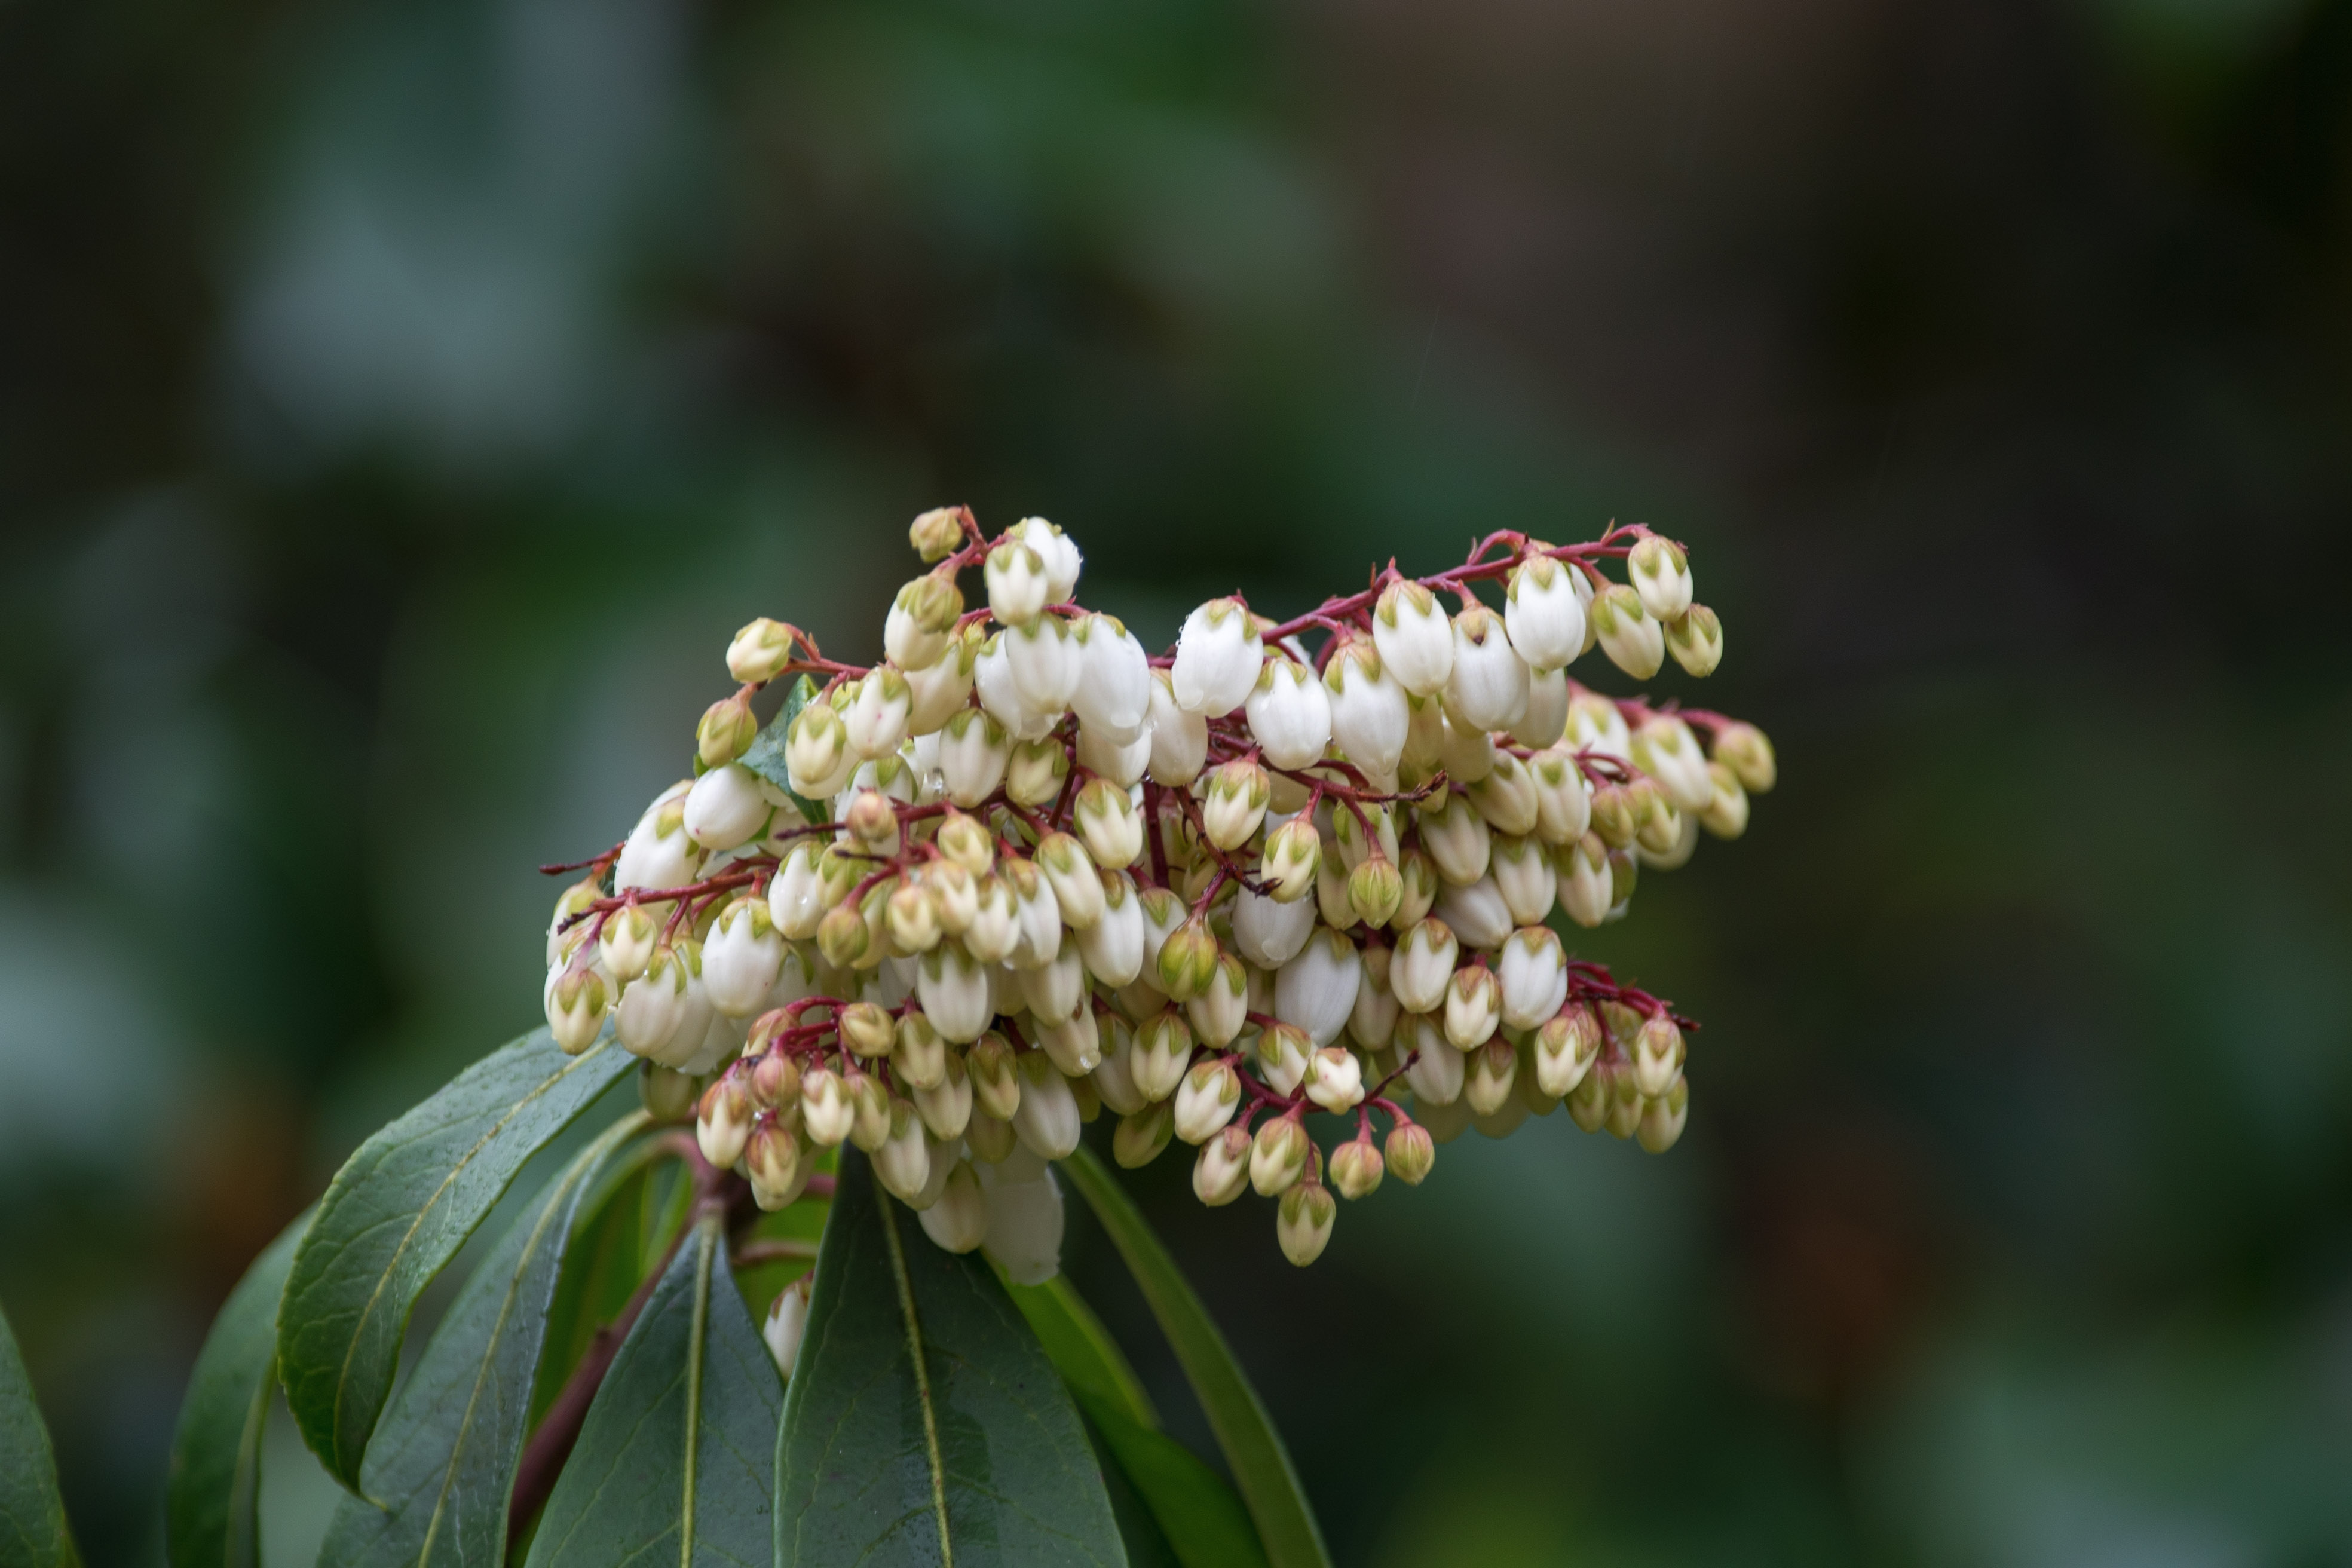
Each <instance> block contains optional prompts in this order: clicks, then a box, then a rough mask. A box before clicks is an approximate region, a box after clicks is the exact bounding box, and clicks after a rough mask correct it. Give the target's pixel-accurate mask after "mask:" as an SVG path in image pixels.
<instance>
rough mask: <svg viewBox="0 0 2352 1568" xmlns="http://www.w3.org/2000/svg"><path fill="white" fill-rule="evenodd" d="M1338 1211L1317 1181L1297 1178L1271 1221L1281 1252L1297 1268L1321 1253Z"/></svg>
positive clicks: (1326, 1190)
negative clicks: (1301, 1180)
mask: <svg viewBox="0 0 2352 1568" xmlns="http://www.w3.org/2000/svg"><path fill="white" fill-rule="evenodd" d="M1367 1147H1370V1146H1369V1145H1367ZM1373 1158H1375V1159H1377V1158H1379V1156H1378V1155H1374V1156H1373ZM1338 1216H1339V1204H1338V1203H1336V1202H1335V1201H1333V1199H1332V1197H1331V1194H1330V1191H1329V1189H1328V1188H1327V1187H1325V1186H1324V1185H1323V1184H1322V1183H1320V1182H1301V1183H1299V1184H1297V1185H1296V1186H1294V1187H1292V1188H1291V1189H1290V1190H1289V1191H1287V1192H1286V1193H1284V1194H1282V1206H1281V1208H1280V1209H1279V1210H1278V1211H1277V1212H1276V1218H1275V1225H1274V1234H1275V1238H1276V1240H1277V1241H1279V1242H1280V1243H1281V1244H1282V1255H1283V1256H1284V1257H1285V1258H1288V1259H1290V1261H1291V1262H1293V1263H1295V1264H1297V1265H1298V1267H1299V1268H1306V1267H1307V1265H1308V1264H1310V1263H1312V1262H1314V1261H1315V1260H1316V1259H1317V1258H1320V1257H1322V1256H1323V1249H1324V1248H1325V1247H1328V1246H1329V1245H1330V1244H1331V1224H1332V1221H1333V1220H1334V1219H1336V1218H1337V1217H1338Z"/></svg>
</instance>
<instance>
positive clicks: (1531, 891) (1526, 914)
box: [1480, 838, 1559, 946]
mask: <svg viewBox="0 0 2352 1568" xmlns="http://www.w3.org/2000/svg"><path fill="white" fill-rule="evenodd" d="M1490 875H1491V876H1492V877H1493V879H1494V882H1495V888H1496V891H1497V892H1499V893H1500V894H1501V895H1502V900H1503V904H1504V907H1505V908H1506V909H1507V910H1509V912H1510V920H1511V923H1512V924H1513V925H1522V926H1531V925H1540V924H1542V923H1543V921H1545V919H1546V918H1548V917H1549V915H1550V914H1551V906H1552V900H1553V899H1554V898H1556V897H1557V896H1558V895H1559V877H1558V874H1557V872H1556V871H1555V869H1554V868H1553V866H1552V859H1551V856H1550V855H1549V853H1548V852H1547V851H1546V850H1545V848H1544V847H1543V845H1542V844H1540V843H1538V841H1537V840H1535V839H1532V838H1497V839H1496V840H1495V856H1494V860H1493V870H1492V871H1491V872H1490ZM1480 945H1482V946H1483V945H1485V944H1483V943H1481V944H1480Z"/></svg>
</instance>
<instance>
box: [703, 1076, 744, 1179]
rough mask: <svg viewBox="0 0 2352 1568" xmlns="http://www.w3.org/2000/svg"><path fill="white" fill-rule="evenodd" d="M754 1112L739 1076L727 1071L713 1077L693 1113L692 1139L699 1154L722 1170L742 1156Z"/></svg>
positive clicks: (742, 1080)
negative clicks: (717, 1076)
mask: <svg viewBox="0 0 2352 1568" xmlns="http://www.w3.org/2000/svg"><path fill="white" fill-rule="evenodd" d="M755 1114H757V1109H756V1108H755V1107H754V1106H753V1105H752V1103H751V1094H750V1092H749V1088H748V1086H747V1084H746V1083H745V1082H744V1079H742V1078H741V1077H740V1076H738V1075H737V1074H735V1073H731V1072H730V1073H728V1074H725V1075H723V1076H722V1077H719V1078H718V1079H713V1080H712V1082H711V1085H710V1087H709V1089H704V1090H703V1091H702V1100H701V1102H700V1103H699V1104H698V1105H697V1106H696V1107H695V1113H694V1141H695V1143H696V1145H697V1146H698V1148H700V1149H701V1151H702V1157H703V1158H704V1159H705V1160H708V1161H709V1163H711V1164H713V1165H716V1166H717V1167H719V1169H720V1170H722V1171H723V1170H725V1169H727V1168H728V1167H729V1166H730V1165H732V1164H733V1163H735V1162H736V1161H738V1160H740V1159H741V1158H742V1157H743V1144H744V1142H745V1141H746V1140H747V1139H749V1138H750V1137H751V1118H752V1117H753V1116H754V1115H755Z"/></svg>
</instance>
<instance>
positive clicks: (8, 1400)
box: [0, 1316, 81, 1568]
mask: <svg viewBox="0 0 2352 1568" xmlns="http://www.w3.org/2000/svg"><path fill="white" fill-rule="evenodd" d="M80 1562H81V1556H80V1554H79V1552H75V1551H74V1543H73V1535H72V1533H71V1532H70V1531H68V1530H67V1529H66V1505H65V1503H64V1501H63V1500H60V1499H59V1498H58V1459H57V1456H56V1455H55V1454H54V1453H52V1452H51V1451H50V1449H49V1429H48V1427H47V1426H44V1425H43V1424H42V1422H41V1408H40V1406H39V1405H36V1404H34V1403H33V1381H32V1379H31V1378H29V1377H27V1376H26V1375H25V1358H24V1357H23V1356H21V1355H19V1354H18V1353H17V1352H16V1333H15V1331H12V1330H11V1329H10V1328H9V1327H8V1320H7V1318H6V1317H5V1316H0V1563H5V1564H6V1565H7V1568H77V1565H78V1564H79V1563H80Z"/></svg>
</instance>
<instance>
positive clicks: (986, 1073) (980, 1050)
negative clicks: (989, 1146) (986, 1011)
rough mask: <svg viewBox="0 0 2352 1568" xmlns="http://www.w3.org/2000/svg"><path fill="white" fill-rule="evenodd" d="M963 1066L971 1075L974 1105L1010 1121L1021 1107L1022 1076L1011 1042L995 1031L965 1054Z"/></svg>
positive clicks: (997, 1117)
mask: <svg viewBox="0 0 2352 1568" xmlns="http://www.w3.org/2000/svg"><path fill="white" fill-rule="evenodd" d="M963 1063H964V1070H965V1071H967V1072H969V1073H970V1074H971V1097H972V1101H973V1103H974V1104H975V1105H976V1106H978V1107H979V1109H981V1110H985V1111H986V1112H988V1114H990V1115H991V1116H993V1117H995V1118H996V1119H997V1120H998V1121H1006V1122H1009V1121H1012V1120H1013V1112H1014V1111H1015V1110H1019V1109H1020V1108H1021V1074H1020V1071H1019V1069H1018V1068H1016V1067H1015V1066H1014V1064H1013V1046H1012V1044H1011V1042H1010V1041H1008V1040H1006V1039H1005V1037H1003V1035H1000V1034H998V1033H996V1031H994V1030H993V1029H992V1030H990V1031H989V1032H988V1033H987V1034H984V1035H982V1036H981V1037H980V1039H979V1041H978V1042H977V1043H975V1044H974V1045H973V1046H972V1047H971V1050H969V1051H966V1052H965V1053H964V1058H963Z"/></svg>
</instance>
